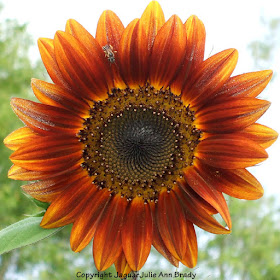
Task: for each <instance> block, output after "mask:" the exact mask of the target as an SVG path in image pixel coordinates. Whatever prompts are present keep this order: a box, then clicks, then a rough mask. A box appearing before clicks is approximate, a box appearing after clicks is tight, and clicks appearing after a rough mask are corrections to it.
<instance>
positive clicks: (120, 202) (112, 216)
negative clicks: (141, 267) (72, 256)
mask: <svg viewBox="0 0 280 280" xmlns="http://www.w3.org/2000/svg"><path fill="white" fill-rule="evenodd" d="M126 206H127V201H126V200H125V199H123V198H121V197H120V195H116V196H115V197H114V198H113V199H112V201H110V203H109V205H108V207H107V208H106V210H105V211H104V212H103V214H102V217H101V218H100V221H99V224H98V227H97V230H96V233H95V235H94V240H93V258H94V263H95V267H96V268H97V270H99V271H103V270H105V269H107V268H109V267H110V266H111V265H112V264H113V263H114V262H115V261H116V259H117V257H118V256H119V255H120V253H121V252H122V242H121V227H122V223H123V217H124V215H125V210H126Z"/></svg>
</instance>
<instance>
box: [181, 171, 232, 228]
mask: <svg viewBox="0 0 280 280" xmlns="http://www.w3.org/2000/svg"><path fill="white" fill-rule="evenodd" d="M184 177H185V180H186V182H187V183H188V185H189V186H190V187H191V188H192V189H193V190H194V191H195V192H196V193H197V194H198V195H200V196H201V197H202V198H203V199H204V200H205V201H207V202H208V203H209V204H210V205H212V206H213V207H214V208H215V209H216V210H217V211H218V212H219V213H220V215H221V216H222V218H223V219H224V220H225V222H226V224H227V226H228V227H229V229H230V228H231V218H230V214H229V210H228V207H227V203H226V201H225V199H224V197H223V194H222V193H221V192H220V191H217V190H216V189H215V188H213V186H212V185H211V184H208V181H207V180H205V178H204V177H202V176H201V174H200V173H199V170H198V169H197V168H196V167H192V168H188V169H187V171H186V172H185V174H184Z"/></svg>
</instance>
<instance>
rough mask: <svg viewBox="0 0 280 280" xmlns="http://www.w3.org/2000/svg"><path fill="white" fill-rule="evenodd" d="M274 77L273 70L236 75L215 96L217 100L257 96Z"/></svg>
mask: <svg viewBox="0 0 280 280" xmlns="http://www.w3.org/2000/svg"><path fill="white" fill-rule="evenodd" d="M271 78H272V71H271V70H264V71H257V72H251V73H245V74H241V75H238V76H234V77H231V78H229V79H228V81H226V83H225V84H224V85H223V86H222V88H221V89H220V90H219V91H218V92H216V93H215V95H214V96H213V97H214V98H215V100H213V101H214V102H216V101H220V100H223V99H227V98H229V97H256V96H258V95H259V94H260V93H261V92H262V91H263V90H264V88H265V87H266V86H267V84H268V83H269V81H270V80H271Z"/></svg>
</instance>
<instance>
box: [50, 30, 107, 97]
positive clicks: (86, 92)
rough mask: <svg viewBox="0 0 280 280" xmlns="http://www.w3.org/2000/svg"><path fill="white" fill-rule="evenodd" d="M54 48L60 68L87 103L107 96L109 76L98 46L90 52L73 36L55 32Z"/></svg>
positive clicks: (68, 81)
mask: <svg viewBox="0 0 280 280" xmlns="http://www.w3.org/2000/svg"><path fill="white" fill-rule="evenodd" d="M54 46H55V57H56V61H57V63H58V66H59V69H60V71H61V73H62V75H63V77H64V79H65V80H66V81H67V83H69V84H70V85H71V88H72V89H73V90H75V91H77V92H78V93H79V94H81V96H83V97H84V98H85V99H88V100H97V99H103V98H105V97H107V91H108V88H109V87H110V85H112V77H111V74H110V72H109V68H108V67H109V66H108V65H106V63H105V62H106V61H104V59H103V58H102V55H103V51H102V49H101V47H100V46H99V45H98V44H96V48H95V49H94V48H92V49H91V52H90V51H89V50H88V49H87V48H86V47H84V46H83V45H82V44H81V43H80V42H79V41H78V40H77V39H76V38H75V37H73V36H71V35H70V34H68V33H65V32H62V31H58V32H56V35H55V38H54Z"/></svg>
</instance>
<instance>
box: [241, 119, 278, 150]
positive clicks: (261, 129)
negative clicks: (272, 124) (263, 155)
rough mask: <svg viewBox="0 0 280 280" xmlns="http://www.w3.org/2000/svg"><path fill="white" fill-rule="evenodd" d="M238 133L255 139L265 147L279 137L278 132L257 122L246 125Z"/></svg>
mask: <svg viewBox="0 0 280 280" xmlns="http://www.w3.org/2000/svg"><path fill="white" fill-rule="evenodd" d="M238 134H239V135H241V136H243V137H247V138H249V139H251V140H253V141H255V142H256V143H258V144H259V145H260V146H262V147H263V148H264V149H266V148H268V147H270V146H271V145H272V144H273V143H274V142H275V141H276V139H277V138H278V133H277V132H276V131H275V130H273V129H271V128H269V127H267V126H265V125H261V124H257V123H254V124H252V125H250V126H248V127H246V128H245V129H243V130H242V131H240V132H239V133H238Z"/></svg>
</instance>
